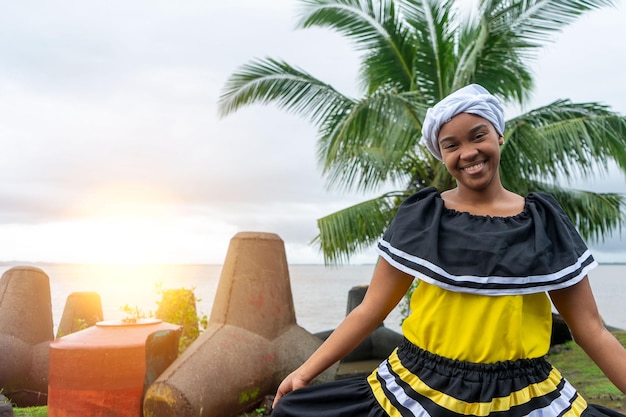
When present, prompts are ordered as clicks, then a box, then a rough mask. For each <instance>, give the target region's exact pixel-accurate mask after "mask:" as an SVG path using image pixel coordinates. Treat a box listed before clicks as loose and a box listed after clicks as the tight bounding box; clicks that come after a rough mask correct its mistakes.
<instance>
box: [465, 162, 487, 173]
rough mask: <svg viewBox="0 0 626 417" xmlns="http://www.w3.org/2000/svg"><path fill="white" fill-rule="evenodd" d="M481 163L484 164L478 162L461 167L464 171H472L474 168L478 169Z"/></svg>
mask: <svg viewBox="0 0 626 417" xmlns="http://www.w3.org/2000/svg"><path fill="white" fill-rule="evenodd" d="M483 165H484V164H483V163H482V162H481V163H478V164H476V165H472V166H469V167H465V168H463V169H464V170H465V171H474V170H477V169H479V168H480V167H482V166H483Z"/></svg>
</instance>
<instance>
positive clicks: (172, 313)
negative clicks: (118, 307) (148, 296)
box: [122, 283, 209, 355]
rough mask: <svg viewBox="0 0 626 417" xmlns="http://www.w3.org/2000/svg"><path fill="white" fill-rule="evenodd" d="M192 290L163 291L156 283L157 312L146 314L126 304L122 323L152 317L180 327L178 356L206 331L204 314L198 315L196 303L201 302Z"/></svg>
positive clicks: (206, 321) (206, 318)
mask: <svg viewBox="0 0 626 417" xmlns="http://www.w3.org/2000/svg"><path fill="white" fill-rule="evenodd" d="M194 290H195V288H191V289H187V288H178V289H164V288H163V285H162V284H161V283H158V284H157V285H156V288H155V292H156V293H157V294H158V295H159V296H160V297H161V300H160V301H157V311H156V312H152V311H150V312H148V313H146V312H144V311H143V310H141V309H140V308H139V307H138V306H135V307H131V306H129V305H128V304H126V305H124V306H123V307H122V311H123V312H124V313H126V317H124V318H123V319H122V321H124V322H127V323H134V322H136V321H137V320H140V319H145V318H150V317H154V318H157V319H161V320H163V321H166V322H168V323H172V324H177V325H179V326H181V327H182V329H183V332H182V334H181V336H180V341H179V343H178V354H179V355H180V354H181V353H183V352H184V351H185V350H187V348H188V347H189V346H190V345H191V344H192V343H193V342H194V340H196V339H197V338H198V336H200V333H202V332H203V331H204V330H205V329H206V327H207V325H208V321H209V320H208V317H207V315H206V314H200V315H198V312H197V310H196V301H201V300H200V299H196V296H195V294H194Z"/></svg>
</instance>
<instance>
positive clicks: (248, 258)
mask: <svg viewBox="0 0 626 417" xmlns="http://www.w3.org/2000/svg"><path fill="white" fill-rule="evenodd" d="M320 344H321V340H320V339H319V338H317V337H315V336H314V335H312V334H311V333H309V332H307V331H306V330H304V329H303V328H301V327H299V326H298V325H297V324H296V318H295V312H294V306H293V297H292V293H291V284H290V282H289V271H288V265H287V259H286V256H285V248H284V244H283V241H282V239H280V237H278V235H276V234H273V233H254V232H241V233H238V234H237V235H235V236H234V237H233V238H232V239H231V241H230V246H229V248H228V253H227V255H226V260H225V262H224V267H223V269H222V274H221V276H220V281H219V284H218V288H217V293H216V296H215V301H214V304H213V309H212V311H211V316H210V318H209V325H208V327H207V329H206V330H205V331H204V333H203V334H202V335H201V336H200V337H199V338H198V339H197V340H196V341H195V342H194V343H193V344H192V345H191V346H190V347H189V348H188V349H187V350H186V351H185V352H184V353H183V354H182V355H181V356H180V357H179V358H178V359H177V360H176V361H174V363H173V364H172V365H170V367H169V368H168V369H167V370H166V371H165V372H164V373H163V374H161V376H160V377H159V378H158V379H157V380H156V381H155V382H154V383H153V384H152V385H151V386H150V387H149V388H148V390H147V392H146V396H145V400H144V416H145V417H173V416H177V417H188V416H189V417H190V416H194V417H196V416H200V417H229V416H235V415H237V414H239V413H241V412H242V411H245V410H247V409H249V408H250V407H251V406H254V405H255V404H256V403H258V402H259V401H260V400H261V399H262V398H263V397H264V396H265V395H270V394H274V393H275V392H276V388H277V387H278V384H279V383H280V381H282V379H283V378H284V377H285V376H287V374H289V373H290V372H291V371H292V370H293V369H295V368H296V367H298V366H299V365H300V364H301V363H302V362H303V361H304V360H305V359H306V358H308V356H309V355H310V354H311V353H313V351H314V350H315V349H317V347H318V346H319V345H320ZM335 372H336V365H335V366H333V367H331V368H330V369H329V370H327V371H326V372H325V373H324V374H322V375H321V376H320V377H319V378H318V380H317V381H318V382H326V381H332V380H333V379H334V376H335Z"/></svg>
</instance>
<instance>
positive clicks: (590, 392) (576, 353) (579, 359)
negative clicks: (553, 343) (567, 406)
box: [548, 331, 626, 413]
mask: <svg viewBox="0 0 626 417" xmlns="http://www.w3.org/2000/svg"><path fill="white" fill-rule="evenodd" d="M613 334H614V335H615V337H616V338H617V339H618V340H619V341H620V343H621V344H622V345H623V346H626V331H617V332H613ZM558 350H559V351H558V353H553V354H550V355H548V361H549V362H550V363H551V364H552V365H554V367H555V368H557V369H558V370H559V371H561V374H563V376H564V377H565V378H567V380H568V381H569V382H571V384H572V385H573V386H574V387H575V388H576V389H577V390H578V392H579V393H580V395H582V396H583V398H584V399H585V400H587V402H588V403H592V404H600V405H604V406H606V407H608V408H611V409H613V410H616V411H619V412H621V413H626V395H624V394H622V393H621V391H620V390H618V389H617V388H615V386H614V385H613V384H612V383H611V382H609V380H608V379H607V378H606V377H605V376H604V374H603V373H602V371H600V369H599V368H598V367H597V366H596V364H595V363H593V362H592V361H591V359H589V357H588V356H587V355H586V354H585V352H583V350H582V349H581V348H580V347H579V346H578V345H576V344H575V343H573V342H569V343H565V344H564V345H562V346H560V348H559V349H558Z"/></svg>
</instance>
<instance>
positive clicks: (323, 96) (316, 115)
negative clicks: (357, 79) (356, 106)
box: [218, 58, 352, 124]
mask: <svg viewBox="0 0 626 417" xmlns="http://www.w3.org/2000/svg"><path fill="white" fill-rule="evenodd" d="M272 102H273V103H276V104H277V105H278V107H281V108H285V109H287V110H289V111H291V112H293V113H295V114H297V115H301V116H306V117H308V118H309V120H311V121H312V122H313V123H315V124H318V123H321V122H322V121H323V120H324V119H325V118H326V117H327V116H328V115H329V114H331V113H341V112H343V111H347V110H348V109H349V108H350V107H351V106H352V100H351V99H349V98H348V97H346V96H344V95H342V94H341V93H339V92H338V91H337V90H335V89H334V88H333V87H332V86H330V85H329V84H326V83H323V82H322V81H320V80H318V79H316V78H315V77H313V76H311V75H310V74H308V73H306V72H304V71H302V70H299V69H297V68H294V67H292V66H290V65H289V64H287V63H285V62H283V61H278V60H275V59H270V58H267V59H265V60H254V61H251V62H250V63H248V64H246V65H244V66H243V67H241V68H240V69H239V70H238V71H237V72H235V73H233V74H232V75H231V76H230V77H229V79H228V81H227V82H226V84H225V86H224V89H223V92H222V95H221V96H220V99H219V103H218V104H219V111H220V115H221V116H226V115H228V114H230V113H233V112H235V111H236V110H238V109H240V108H241V107H244V106H246V105H250V104H253V103H260V104H267V103H272Z"/></svg>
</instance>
